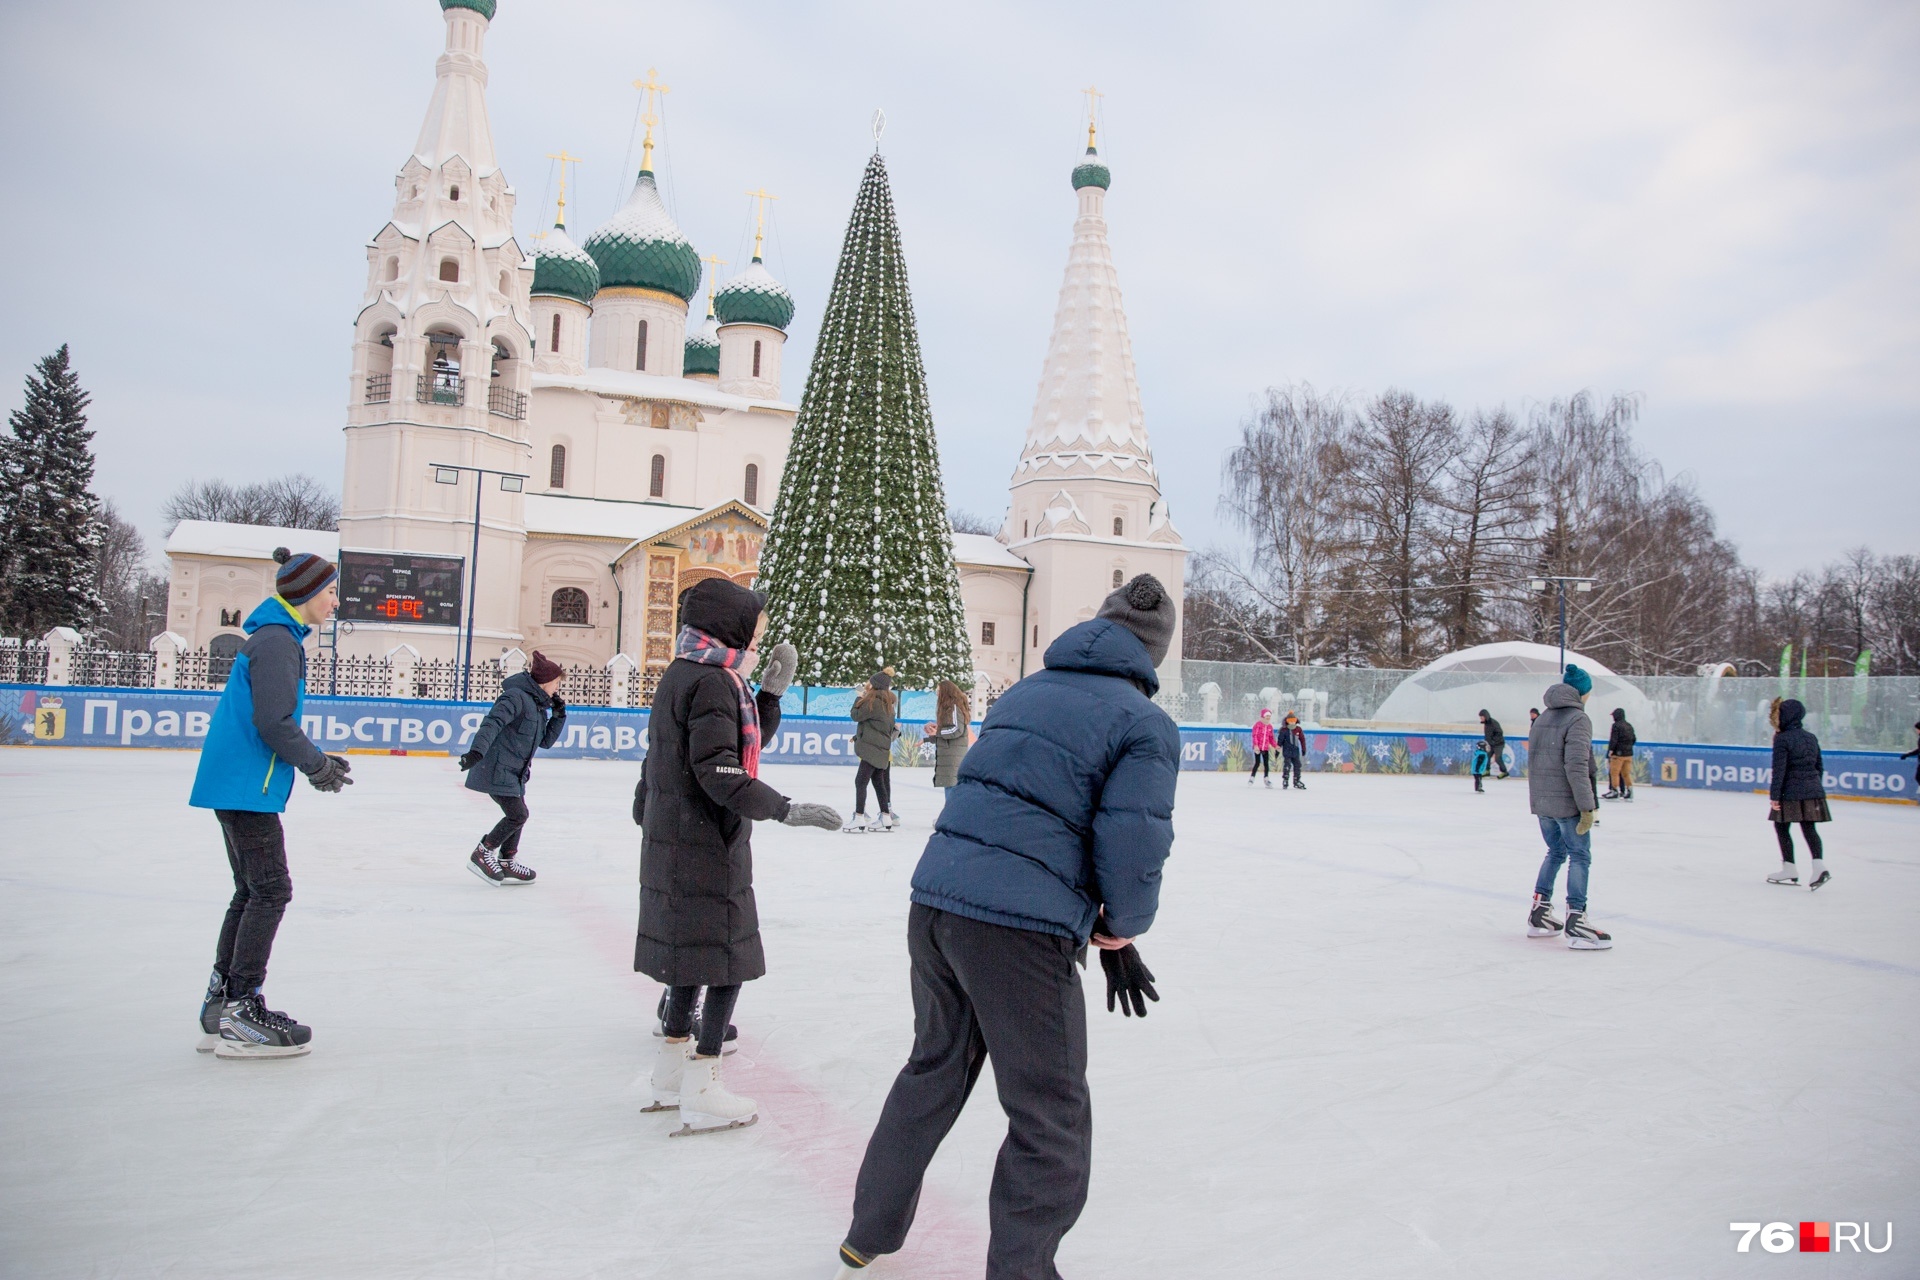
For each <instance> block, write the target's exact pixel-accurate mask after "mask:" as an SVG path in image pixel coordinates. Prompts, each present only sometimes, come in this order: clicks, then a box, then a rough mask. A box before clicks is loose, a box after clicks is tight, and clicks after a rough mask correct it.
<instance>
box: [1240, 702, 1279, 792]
mask: <svg viewBox="0 0 1920 1280" xmlns="http://www.w3.org/2000/svg"><path fill="white" fill-rule="evenodd" d="M1279 749H1280V739H1279V737H1278V735H1276V734H1275V733H1274V731H1273V709H1272V708H1271V707H1267V708H1264V709H1262V710H1261V712H1260V718H1259V719H1258V720H1255V721H1254V722H1253V772H1251V773H1249V774H1248V775H1247V785H1248V786H1252V785H1253V780H1254V779H1255V778H1257V777H1259V776H1260V771H1261V770H1263V769H1264V770H1266V774H1267V786H1269V787H1271V786H1273V753H1274V752H1275V751H1277V750H1279ZM1280 785H1281V787H1282V788H1283V789H1284V788H1285V787H1286V785H1287V775H1286V774H1285V773H1284V772H1282V773H1281V775H1280Z"/></svg>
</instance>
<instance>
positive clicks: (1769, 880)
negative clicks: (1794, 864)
mask: <svg viewBox="0 0 1920 1280" xmlns="http://www.w3.org/2000/svg"><path fill="white" fill-rule="evenodd" d="M1767 883H1768V884H1785V885H1792V886H1794V887H1795V888H1798V887H1799V884H1800V877H1799V876H1795V877H1794V878H1793V879H1791V880H1776V879H1775V878H1774V877H1772V876H1768V877H1767Z"/></svg>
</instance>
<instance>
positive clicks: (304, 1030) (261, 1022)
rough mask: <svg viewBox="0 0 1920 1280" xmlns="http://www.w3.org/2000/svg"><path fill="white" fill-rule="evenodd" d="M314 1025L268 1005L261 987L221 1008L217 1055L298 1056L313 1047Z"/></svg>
mask: <svg viewBox="0 0 1920 1280" xmlns="http://www.w3.org/2000/svg"><path fill="white" fill-rule="evenodd" d="M312 1040H313V1028H311V1027H303V1026H301V1025H300V1024H299V1023H297V1022H295V1021H294V1020H293V1019H292V1018H289V1017H288V1016H287V1015H286V1014H284V1013H276V1012H274V1011H273V1010H272V1009H269V1008H267V1006H266V1002H265V1001H263V1000H262V999H261V998H260V993H259V992H258V991H254V992H251V993H249V994H247V995H244V996H241V997H239V998H238V999H234V1000H228V1001H227V1002H226V1004H224V1005H222V1006H221V1008H220V1043H219V1044H217V1045H215V1046H214V1049H213V1053H214V1056H215V1057H217V1058H297V1057H299V1056H301V1055H302V1054H304V1053H307V1052H308V1051H309V1050H311V1049H312V1048H313V1044H312Z"/></svg>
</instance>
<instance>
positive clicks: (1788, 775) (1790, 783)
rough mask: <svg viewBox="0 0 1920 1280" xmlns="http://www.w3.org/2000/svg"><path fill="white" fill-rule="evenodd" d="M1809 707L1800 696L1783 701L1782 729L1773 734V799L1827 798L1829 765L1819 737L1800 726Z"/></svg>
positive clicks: (1770, 790) (1781, 712)
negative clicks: (1802, 701)
mask: <svg viewBox="0 0 1920 1280" xmlns="http://www.w3.org/2000/svg"><path fill="white" fill-rule="evenodd" d="M1806 718H1807V709H1806V708H1805V707H1804V706H1802V705H1801V704H1800V700H1799V699H1798V698H1788V699H1787V700H1786V701H1785V702H1782V703H1781V704H1780V731H1779V732H1778V733H1776V734H1774V735H1773V786H1772V787H1771V788H1769V790H1768V793H1767V794H1768V795H1769V796H1770V797H1771V798H1772V799H1774V800H1824V799H1826V798H1827V783H1826V774H1827V765H1826V761H1825V759H1823V758H1822V757H1821V755H1820V739H1818V738H1816V737H1814V736H1813V735H1812V734H1811V733H1808V732H1807V731H1806V730H1805V729H1803V728H1801V727H1800V725H1801V722H1802V721H1804V720H1805V719H1806Z"/></svg>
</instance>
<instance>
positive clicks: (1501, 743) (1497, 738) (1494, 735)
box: [1480, 707, 1533, 778]
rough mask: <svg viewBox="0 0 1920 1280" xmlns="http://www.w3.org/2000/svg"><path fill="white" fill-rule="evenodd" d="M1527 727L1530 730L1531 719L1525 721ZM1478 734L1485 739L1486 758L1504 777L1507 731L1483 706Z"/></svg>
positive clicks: (1505, 770) (1505, 773)
mask: <svg viewBox="0 0 1920 1280" xmlns="http://www.w3.org/2000/svg"><path fill="white" fill-rule="evenodd" d="M1527 728H1528V730H1529V731H1531V730H1532V728H1533V722H1532V721H1531V720H1529V721H1528V722H1527ZM1480 736H1481V737H1482V738H1484V739H1486V743H1487V757H1488V759H1489V760H1490V761H1492V764H1493V767H1494V768H1496V769H1498V770H1499V771H1500V776H1501V777H1502V778H1505V777H1506V776H1507V731H1506V730H1505V729H1503V728H1501V727H1500V722H1499V721H1498V720H1495V719H1494V718H1493V717H1492V716H1491V715H1488V714H1487V709H1486V708H1485V707H1482V708H1480Z"/></svg>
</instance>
